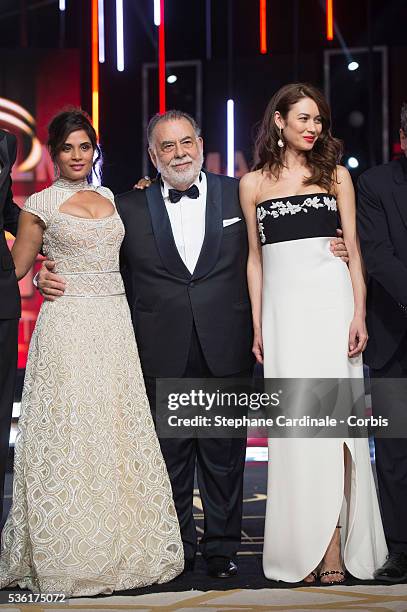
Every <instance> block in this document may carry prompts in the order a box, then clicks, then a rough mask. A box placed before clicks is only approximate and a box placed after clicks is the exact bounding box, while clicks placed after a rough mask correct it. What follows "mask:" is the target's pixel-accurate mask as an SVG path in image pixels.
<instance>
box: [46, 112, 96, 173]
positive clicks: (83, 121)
mask: <svg viewBox="0 0 407 612" xmlns="http://www.w3.org/2000/svg"><path fill="white" fill-rule="evenodd" d="M78 130H84V131H85V132H86V134H87V136H88V138H89V140H90V142H91V144H92V147H93V150H94V151H96V157H95V159H94V161H93V166H92V168H93V171H94V172H95V173H96V174H98V175H100V168H101V164H100V163H99V162H101V160H102V151H101V149H100V147H99V145H98V141H97V135H96V131H95V128H94V127H93V125H92V122H91V119H90V117H89V115H88V114H87V113H85V111H83V110H82V109H81V108H76V107H74V106H68V107H66V108H64V109H63V110H62V111H61V112H59V113H58V114H57V115H55V117H53V119H52V120H51V122H50V123H49V125H48V142H47V146H48V151H49V154H50V155H51V159H52V161H55V159H56V157H57V155H58V153H60V151H62V147H63V146H64V143H65V142H66V139H67V138H68V136H69V134H72V132H76V131H78ZM91 178H92V177H91V174H89V176H88V181H89V182H90V181H91ZM99 178H100V176H99Z"/></svg>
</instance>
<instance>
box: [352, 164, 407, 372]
mask: <svg viewBox="0 0 407 612" xmlns="http://www.w3.org/2000/svg"><path fill="white" fill-rule="evenodd" d="M357 219H358V231H359V237H360V243H361V247H362V254H363V258H364V261H365V264H366V268H367V272H368V275H369V280H368V293H367V326H368V333H369V341H368V344H367V348H366V351H365V359H366V362H367V364H368V365H369V366H371V367H372V368H376V369H378V368H382V367H383V366H384V365H385V364H386V363H387V362H388V361H389V360H390V359H391V357H392V356H393V355H394V353H395V351H396V349H397V347H398V345H399V343H400V341H401V339H402V337H403V336H404V334H405V333H406V332H407V316H406V315H407V159H406V158H402V159H400V160H397V161H393V162H390V163H389V164H384V165H382V166H377V167H375V168H371V169H370V170H367V171H366V172H364V173H363V174H362V175H361V177H360V178H359V181H358V208H357Z"/></svg>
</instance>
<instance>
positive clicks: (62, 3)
mask: <svg viewBox="0 0 407 612" xmlns="http://www.w3.org/2000/svg"><path fill="white" fill-rule="evenodd" d="M65 9H66V3H65V0H59V10H60V11H64V10H65Z"/></svg>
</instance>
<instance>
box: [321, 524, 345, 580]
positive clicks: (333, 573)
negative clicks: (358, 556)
mask: <svg viewBox="0 0 407 612" xmlns="http://www.w3.org/2000/svg"><path fill="white" fill-rule="evenodd" d="M341 527H342V526H341V525H337V526H336V529H341ZM324 576H342V579H341V580H321V578H323V577H324ZM319 580H320V584H321V586H332V585H335V584H344V583H345V582H346V570H344V569H343V570H338V569H333V570H326V571H325V572H321V573H320V574H319Z"/></svg>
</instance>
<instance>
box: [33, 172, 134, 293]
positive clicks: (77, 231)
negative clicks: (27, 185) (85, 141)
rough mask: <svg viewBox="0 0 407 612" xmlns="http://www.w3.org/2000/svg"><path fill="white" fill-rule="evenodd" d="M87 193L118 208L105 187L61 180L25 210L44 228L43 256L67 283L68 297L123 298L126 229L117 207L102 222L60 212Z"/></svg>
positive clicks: (37, 194)
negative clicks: (121, 253)
mask: <svg viewBox="0 0 407 612" xmlns="http://www.w3.org/2000/svg"><path fill="white" fill-rule="evenodd" d="M84 190H85V191H90V190H91V191H96V192H97V193H99V194H100V195H101V196H103V197H104V198H106V199H108V200H109V201H110V202H111V203H112V205H113V207H114V196H113V194H112V192H111V191H110V189H108V188H107V187H99V186H98V187H95V186H93V185H90V184H88V183H87V181H86V180H85V181H80V182H77V181H76V182H73V181H67V180H66V179H58V180H57V181H55V183H54V184H53V185H52V186H51V187H49V188H48V189H44V190H43V191H41V192H40V193H35V194H34V195H32V196H31V197H29V198H28V199H27V201H26V202H25V204H24V207H23V210H25V211H27V212H30V213H32V214H34V215H36V216H38V217H39V218H40V219H41V220H42V221H43V222H44V224H45V230H44V237H43V253H44V255H45V256H46V257H47V258H48V259H51V260H53V261H55V262H56V266H55V271H56V273H57V274H61V275H63V276H64V278H65V280H66V281H67V287H66V291H65V297H68V296H69V295H74V296H106V295H118V294H123V293H124V286H123V281H122V278H121V275H120V265H119V251H120V246H121V243H122V241H123V238H124V226H123V223H122V221H121V219H120V216H119V214H118V213H117V211H116V208H114V213H113V214H112V215H110V216H107V217H102V218H99V219H91V218H88V217H86V218H84V217H78V216H74V215H71V214H69V213H65V212H63V211H61V206H62V204H63V203H64V202H65V201H66V200H68V199H69V198H71V197H72V196H73V195H74V193H76V192H78V191H84Z"/></svg>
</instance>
